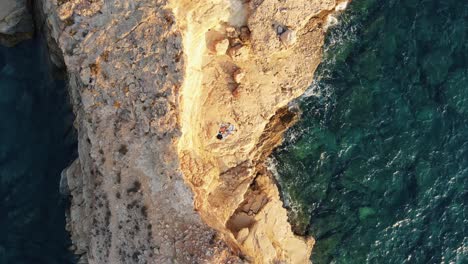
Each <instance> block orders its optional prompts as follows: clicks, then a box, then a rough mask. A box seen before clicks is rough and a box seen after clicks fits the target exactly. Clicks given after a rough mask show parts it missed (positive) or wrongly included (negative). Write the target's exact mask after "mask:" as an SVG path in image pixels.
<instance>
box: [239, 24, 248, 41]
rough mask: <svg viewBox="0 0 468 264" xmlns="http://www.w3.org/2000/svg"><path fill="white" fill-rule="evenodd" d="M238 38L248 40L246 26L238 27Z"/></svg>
mask: <svg viewBox="0 0 468 264" xmlns="http://www.w3.org/2000/svg"><path fill="white" fill-rule="evenodd" d="M239 38H240V40H241V41H242V42H247V41H249V40H250V29H249V28H248V27H246V26H244V27H241V28H240V34H239Z"/></svg>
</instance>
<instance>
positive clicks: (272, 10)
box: [40, 0, 339, 264]
mask: <svg viewBox="0 0 468 264" xmlns="http://www.w3.org/2000/svg"><path fill="white" fill-rule="evenodd" d="M337 4H339V3H337V2H336V1H335V0H311V1H309V0H307V1H306V0H304V1H302V0H298V1H281V2H278V1H273V0H252V1H241V0H212V1H202V0H170V1H168V0H142V1H130V0H115V1H103V0H96V1H87V0H42V2H41V6H40V9H41V12H42V13H43V14H44V17H45V25H46V27H47V29H48V32H49V34H50V37H51V38H52V39H53V40H55V42H56V44H57V47H58V48H59V49H60V51H61V52H62V54H63V61H64V63H65V66H66V67H67V72H68V78H69V90H70V97H71V101H72V104H73V106H74V111H75V114H76V121H75V125H76V127H77V129H78V135H79V138H78V141H79V149H78V152H79V158H78V160H77V161H75V162H74V163H73V165H72V166H70V167H69V168H68V169H67V170H66V171H64V173H63V175H64V177H66V181H65V180H64V181H63V183H66V184H67V185H68V189H69V193H70V195H71V198H72V199H71V207H70V212H69V214H68V216H67V218H68V225H67V228H68V230H69V231H70V233H71V236H72V240H73V242H74V246H73V250H74V251H75V252H76V253H77V254H78V255H80V263H99V264H101V263H158V264H159V263H244V262H250V263H307V262H308V259H309V256H310V251H311V248H312V245H313V239H312V238H303V237H299V236H296V235H294V234H293V232H292V231H291V226H290V225H289V223H288V219H287V212H286V209H284V208H283V207H282V202H281V200H280V197H279V192H278V189H277V187H276V185H275V183H274V181H273V179H272V177H271V176H270V174H269V172H268V171H267V170H266V168H265V165H264V160H265V158H266V157H267V156H268V155H269V154H270V152H271V151H272V149H273V148H274V147H276V146H277V145H278V144H279V143H280V142H281V137H282V133H283V132H284V131H285V130H286V129H287V128H288V127H289V126H290V125H291V124H292V123H293V122H294V121H295V119H296V116H295V114H294V113H292V112H290V111H289V110H288V109H287V105H288V103H289V102H290V101H291V100H293V99H294V98H296V97H298V96H300V95H301V94H302V93H303V92H304V91H305V89H306V88H307V87H308V86H309V84H310V83H311V81H312V76H313V72H314V71H315V69H316V67H317V65H318V64H319V62H320V58H321V52H322V44H323V39H324V33H325V30H324V23H325V20H326V19H325V17H326V15H327V14H329V13H330V12H333V11H334V8H335V7H336V6H337ZM279 26H280V27H281V28H283V29H284V30H283V31H282V32H281V34H279V33H278V30H277V29H278V27H279ZM288 32H289V33H288ZM284 34H286V35H284ZM54 54H59V53H58V52H55V53H54ZM222 122H229V123H231V124H233V125H234V126H235V128H236V130H235V131H234V133H233V134H232V135H230V136H229V137H227V138H226V139H225V140H222V141H219V140H218V139H216V138H215V135H216V133H217V130H218V129H219V124H220V123H222Z"/></svg>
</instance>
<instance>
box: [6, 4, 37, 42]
mask: <svg viewBox="0 0 468 264" xmlns="http://www.w3.org/2000/svg"><path fill="white" fill-rule="evenodd" d="M29 8H30V7H29V6H28V1H27V0H2V1H1V2H0V44H2V45H5V46H14V45H16V44H17V43H18V42H21V41H23V40H25V39H29V38H31V37H32V36H33V33H34V25H33V20H32V15H31V13H30V11H29Z"/></svg>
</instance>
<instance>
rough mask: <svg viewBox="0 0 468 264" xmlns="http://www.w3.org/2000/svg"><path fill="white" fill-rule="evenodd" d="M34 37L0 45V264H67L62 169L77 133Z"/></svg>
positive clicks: (69, 259)
mask: <svg viewBox="0 0 468 264" xmlns="http://www.w3.org/2000/svg"><path fill="white" fill-rule="evenodd" d="M46 58H47V57H46V54H45V49H44V45H43V43H42V42H41V41H39V40H33V41H27V42H24V43H22V44H20V45H19V46H17V47H15V48H5V47H1V46H0V264H66V263H73V261H74V260H73V256H72V255H71V254H70V252H69V251H68V250H67V248H68V247H69V246H70V239H69V237H68V234H67V232H66V231H65V207H66V201H65V199H64V198H63V197H61V196H60V194H59V180H60V172H61V170H62V169H64V168H65V167H66V166H67V165H68V164H69V162H70V161H71V160H72V159H73V158H74V157H75V149H76V135H75V132H74V130H73V129H72V122H73V115H72V112H71V109H70V107H69V105H68V102H67V91H66V87H65V82H64V81H57V80H54V79H53V78H52V76H51V72H50V69H49V67H48V63H47V60H46Z"/></svg>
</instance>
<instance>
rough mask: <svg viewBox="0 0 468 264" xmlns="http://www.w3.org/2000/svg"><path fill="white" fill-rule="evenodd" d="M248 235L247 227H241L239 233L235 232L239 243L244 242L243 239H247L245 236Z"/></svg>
mask: <svg viewBox="0 0 468 264" xmlns="http://www.w3.org/2000/svg"><path fill="white" fill-rule="evenodd" d="M248 236H249V229H248V228H242V229H241V230H240V231H239V233H237V237H236V239H237V241H239V243H241V244H242V243H244V241H245V240H246V239H247V237H248Z"/></svg>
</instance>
